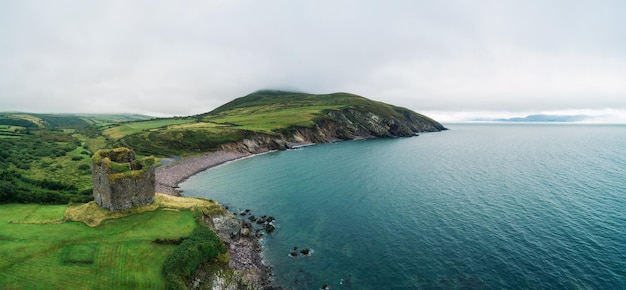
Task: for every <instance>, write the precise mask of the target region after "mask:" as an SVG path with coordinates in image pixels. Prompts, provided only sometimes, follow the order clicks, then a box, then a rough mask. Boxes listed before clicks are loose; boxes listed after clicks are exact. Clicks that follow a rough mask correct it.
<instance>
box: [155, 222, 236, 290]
mask: <svg viewBox="0 0 626 290" xmlns="http://www.w3.org/2000/svg"><path fill="white" fill-rule="evenodd" d="M224 253H226V246H225V245H224V243H222V241H221V240H220V238H219V237H218V236H217V235H216V234H215V233H214V232H213V231H211V230H210V229H208V228H207V227H206V226H202V225H198V226H196V228H195V229H194V230H193V232H191V235H190V236H189V237H188V238H186V239H184V240H183V241H182V242H181V243H180V245H179V246H178V247H176V250H174V252H172V254H171V255H169V256H168V257H167V259H166V260H165V263H164V264H163V268H162V273H163V277H164V278H165V283H166V288H167V289H186V286H185V281H186V280H187V279H189V277H190V276H191V275H192V274H193V273H194V272H195V271H196V269H197V268H198V266H199V265H200V264H201V263H202V262H203V261H206V260H208V259H214V258H216V257H218V255H220V254H224Z"/></svg>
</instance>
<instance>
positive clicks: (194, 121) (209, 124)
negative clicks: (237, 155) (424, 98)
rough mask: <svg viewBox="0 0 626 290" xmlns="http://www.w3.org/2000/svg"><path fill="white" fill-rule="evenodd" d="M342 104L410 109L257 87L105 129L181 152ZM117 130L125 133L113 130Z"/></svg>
mask: <svg viewBox="0 0 626 290" xmlns="http://www.w3.org/2000/svg"><path fill="white" fill-rule="evenodd" d="M343 109H352V110H355V111H359V112H369V113H373V114H376V115H378V116H381V117H384V118H392V117H399V116H402V115H403V114H404V113H405V112H408V111H409V110H407V109H404V108H400V107H396V106H392V105H389V104H385V103H381V102H376V101H372V100H369V99H367V98H364V97H360V96H357V95H353V94H348V93H334V94H321V95H315V94H306V93H295V92H285V91H258V92H255V93H252V94H249V95H247V96H245V97H241V98H238V99H235V100H233V101H231V102H229V103H227V104H225V105H223V106H220V107H218V108H217V109H215V110H213V111H211V112H208V113H205V114H201V115H197V116H194V117H193V118H188V119H181V120H173V119H165V120H162V121H161V123H159V126H156V125H155V126H154V127H152V128H148V129H147V130H143V131H139V130H138V129H137V130H131V129H124V128H121V127H114V128H111V129H107V130H105V133H106V134H107V135H108V136H109V137H111V138H112V137H120V136H123V135H124V137H122V139H121V140H120V143H121V144H122V145H125V146H129V147H132V148H133V149H135V150H136V151H138V152H142V153H144V154H155V155H162V154H165V155H167V154H175V155H186V154H193V153H197V152H207V151H211V150H216V148H218V147H219V145H220V144H223V143H225V142H232V141H237V140H241V139H243V138H245V137H248V136H251V135H254V134H265V135H279V134H281V133H282V132H284V130H285V129H287V128H292V127H305V128H311V127H313V126H315V124H316V123H318V122H319V121H320V120H323V119H327V118H329V116H328V114H327V112H329V111H339V110H343ZM424 118H426V117H424ZM138 125H139V123H129V124H127V125H126V126H138ZM122 131H123V132H127V133H118V132H122Z"/></svg>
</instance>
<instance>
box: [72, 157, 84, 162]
mask: <svg viewBox="0 0 626 290" xmlns="http://www.w3.org/2000/svg"><path fill="white" fill-rule="evenodd" d="M72 160H73V161H79V160H83V157H82V156H72Z"/></svg>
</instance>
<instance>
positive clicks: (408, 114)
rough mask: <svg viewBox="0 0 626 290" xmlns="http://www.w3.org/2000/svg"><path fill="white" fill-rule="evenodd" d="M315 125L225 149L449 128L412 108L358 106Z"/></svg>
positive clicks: (256, 136)
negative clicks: (388, 110)
mask: <svg viewBox="0 0 626 290" xmlns="http://www.w3.org/2000/svg"><path fill="white" fill-rule="evenodd" d="M326 114H327V117H326V116H324V118H320V120H319V121H317V122H316V123H315V126H313V127H311V128H308V127H290V128H287V129H284V130H282V132H280V134H279V135H266V134H252V133H251V134H249V136H246V138H244V139H243V140H240V141H237V142H230V143H226V144H222V145H221V148H220V149H221V150H225V151H236V152H244V153H260V152H266V151H269V150H284V149H288V148H290V147H291V146H292V145H294V144H314V143H327V142H334V141H340V140H353V139H363V138H377V137H410V136H416V135H417V134H418V133H420V132H438V131H442V130H446V128H445V127H444V126H443V125H441V124H439V123H438V122H436V121H434V120H432V119H430V118H428V117H426V116H423V115H420V114H417V113H415V112H412V111H409V110H399V111H398V114H396V115H395V116H391V117H384V116H381V115H377V114H375V113H372V112H362V111H358V110H355V109H343V110H333V111H329V112H327V113H326Z"/></svg>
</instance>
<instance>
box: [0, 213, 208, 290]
mask: <svg viewBox="0 0 626 290" xmlns="http://www.w3.org/2000/svg"><path fill="white" fill-rule="evenodd" d="M66 208H67V206H65V205H56V206H50V205H35V204H27V205H23V204H5V205H0V288H2V289H43V288H45V289H68V288H74V289H75V288H84V289H130V288H133V289H134V288H150V289H153V288H163V287H164V285H165V284H164V279H163V277H162V275H161V267H162V265H163V262H164V261H165V259H166V258H167V256H168V255H169V254H170V253H171V252H172V251H173V250H174V249H175V247H176V246H172V245H159V244H155V243H153V242H152V241H154V240H155V239H157V238H160V239H176V238H180V237H186V236H188V235H189V234H190V233H191V231H192V230H193V229H194V228H195V227H196V223H195V221H194V217H193V214H192V213H191V211H189V210H182V211H174V210H165V209H157V210H155V211H146V212H142V213H137V214H133V215H130V216H127V217H122V218H117V219H109V220H104V221H103V222H102V223H101V224H100V225H99V226H96V227H89V226H87V225H86V224H84V223H82V222H70V221H64V219H65V217H64V215H65V210H66ZM146 261H149V262H146Z"/></svg>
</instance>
